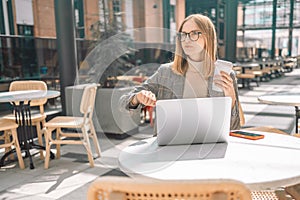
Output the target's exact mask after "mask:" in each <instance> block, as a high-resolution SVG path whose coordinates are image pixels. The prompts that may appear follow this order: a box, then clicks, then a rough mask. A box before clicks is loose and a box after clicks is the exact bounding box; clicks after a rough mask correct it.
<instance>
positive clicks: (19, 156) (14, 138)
mask: <svg viewBox="0 0 300 200" xmlns="http://www.w3.org/2000/svg"><path fill="white" fill-rule="evenodd" d="M11 134H12V137H13V142H14V145H15V148H16V153H17V157H18V162H19V166H20V168H21V169H24V168H25V165H24V160H23V157H22V153H21V147H20V144H19V141H18V136H17V130H16V129H13V130H11Z"/></svg>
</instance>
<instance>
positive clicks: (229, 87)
mask: <svg viewBox="0 0 300 200" xmlns="http://www.w3.org/2000/svg"><path fill="white" fill-rule="evenodd" d="M214 83H215V84H216V85H217V86H218V87H220V88H222V89H223V91H224V94H225V96H227V97H231V99H232V104H231V107H233V106H234V105H235V101H236V97H235V91H234V86H233V80H232V78H231V77H230V75H229V74H227V73H226V72H224V71H221V72H220V75H218V76H217V77H216V78H215V79H214Z"/></svg>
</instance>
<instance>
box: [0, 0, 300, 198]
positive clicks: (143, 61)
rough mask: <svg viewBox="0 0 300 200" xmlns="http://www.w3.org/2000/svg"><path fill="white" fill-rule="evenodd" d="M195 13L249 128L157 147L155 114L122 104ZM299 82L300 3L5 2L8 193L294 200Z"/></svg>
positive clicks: (3, 109) (2, 163)
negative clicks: (231, 78) (222, 137)
mask: <svg viewBox="0 0 300 200" xmlns="http://www.w3.org/2000/svg"><path fill="white" fill-rule="evenodd" d="M24 10H26V11H24ZM195 13H201V14H204V15H207V16H208V17H210V19H211V20H212V21H213V23H214V25H215V28H216V31H217V37H218V38H217V42H218V58H219V59H222V60H226V61H230V62H231V63H232V70H233V71H234V73H235V76H236V80H237V86H238V95H237V98H238V99H239V102H240V104H239V109H238V112H239V116H240V126H241V128H240V129H239V130H229V129H228V131H227V132H226V138H227V139H226V141H225V142H213V143H212V142H208V143H206V142H200V143H196V144H192V143H193V142H190V144H186V143H185V144H175V145H162V146H161V145H159V144H158V140H157V136H155V135H153V132H154V131H155V130H156V129H157V123H158V118H159V116H158V115H157V114H158V112H157V110H156V108H154V107H150V106H140V107H138V109H135V110H130V111H128V112H123V111H122V110H121V109H120V108H119V100H120V98H121V96H122V95H124V94H127V93H128V92H130V91H131V90H132V89H133V88H134V87H136V86H139V85H142V84H143V82H144V81H146V80H147V78H148V77H150V76H151V75H152V74H153V73H154V72H155V71H156V70H157V69H158V67H159V66H160V65H161V64H164V63H167V62H170V60H172V58H173V57H174V51H175V42H176V30H177V28H178V25H179V23H180V22H181V20H183V19H184V18H185V17H186V16H188V15H190V14H195ZM299 77H300V1H299V0H212V1H197V0H182V1H181V0H138V1H137V0H101V1H100V0H89V1H87V0H66V1H60V0H51V1H47V2H46V1H45V2H42V1H36V0H32V1H31V0H18V1H14V0H7V1H0V199H6V200H10V199H49V200H52V199H64V200H65V199H67V200H68V199H128V200H129V199H131V200H137V199H139V200H150V199H289V200H290V199H295V200H297V199H300V159H298V158H299V154H300V133H299V132H300V131H299V128H300V125H298V120H299V118H300V111H299V106H300V87H299V86H300V78H299ZM157 109H158V108H157ZM180 109H181V107H179V108H178V107H174V110H176V111H178V112H180V113H181V112H182V111H180ZM176 111H174V112H176ZM178 112H177V113H178ZM182 113H184V112H182ZM195 113H197V111H195ZM197 114H199V115H201V112H199V113H197ZM191 116H192V115H191ZM170 118H172V117H170ZM204 118H205V117H204ZM183 121H184V120H182V121H180V123H179V125H178V124H171V126H173V129H172V130H175V131H174V133H176V134H178V133H179V132H176V130H177V129H178V130H179V129H180V128H178V127H180V125H183V124H181V123H183ZM206 121H207V120H206ZM216 121H220V120H217V118H214V117H213V118H211V119H210V121H209V123H211V126H215V125H216ZM225 121H229V120H224V122H223V123H224V124H225ZM165 123H166V122H165ZM221 123H222V122H221ZM219 124H220V123H219ZM224 124H221V126H222V127H221V128H220V129H224V127H223V126H226V125H224ZM193 127H194V125H193ZM196 128H197V130H198V129H201V127H196ZM188 130H190V129H188ZM226 130H227V129H226ZM174 137H175V136H174ZM176 137H180V135H179V136H177V135H176ZM194 137H196V136H194Z"/></svg>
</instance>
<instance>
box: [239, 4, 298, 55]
mask: <svg viewBox="0 0 300 200" xmlns="http://www.w3.org/2000/svg"><path fill="white" fill-rule="evenodd" d="M293 6H294V9H293V33H292V37H293V39H292V46H291V52H290V54H291V56H297V55H300V47H299V40H300V34H299V32H300V1H299V0H296V1H295V0H294V5H293ZM290 10H291V1H290V0H277V6H276V32H275V37H276V38H275V56H286V55H288V54H289V52H288V42H289V31H288V30H289V27H290V13H291V12H290ZM238 16H239V17H240V18H242V19H243V20H239V24H238V40H239V41H238V45H237V46H238V47H242V48H267V49H268V50H269V51H271V48H272V22H273V1H272V0H255V1H250V2H248V3H246V4H242V3H240V4H239V9H238Z"/></svg>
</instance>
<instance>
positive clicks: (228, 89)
mask: <svg viewBox="0 0 300 200" xmlns="http://www.w3.org/2000/svg"><path fill="white" fill-rule="evenodd" d="M216 52H217V38H216V31H215V28H214V25H213V23H212V22H211V20H210V19H209V18H208V17H206V16H203V15H201V14H195V15H190V16H188V17H187V18H185V20H184V21H183V22H182V24H181V25H180V27H179V32H178V34H177V41H176V50H175V58H174V62H172V63H168V64H163V65H161V66H160V67H159V69H158V70H157V71H156V72H155V73H154V74H153V75H152V76H151V77H150V78H149V79H148V80H147V81H145V83H143V84H142V85H141V86H137V87H136V88H135V89H134V90H133V91H132V92H130V93H129V94H126V95H123V96H122V97H121V99H120V103H121V106H122V107H125V108H126V109H128V110H130V109H136V108H137V107H139V106H141V105H144V106H155V102H156V100H160V99H175V98H201V97H202V98H203V97H218V96H228V97H231V98H232V111H231V124H230V129H231V130H233V129H239V128H240V117H239V111H238V105H239V102H238V99H237V97H236V94H237V84H236V80H235V76H234V73H231V74H227V73H225V72H224V71H221V73H220V75H219V76H218V78H215V79H213V75H214V68H215V66H214V63H215V61H216V57H217V56H216ZM213 83H214V84H215V85H216V86H218V87H219V88H221V89H222V91H221V92H219V91H214V90H213V89H212V84H213Z"/></svg>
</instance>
